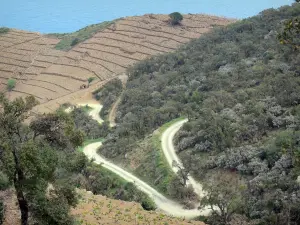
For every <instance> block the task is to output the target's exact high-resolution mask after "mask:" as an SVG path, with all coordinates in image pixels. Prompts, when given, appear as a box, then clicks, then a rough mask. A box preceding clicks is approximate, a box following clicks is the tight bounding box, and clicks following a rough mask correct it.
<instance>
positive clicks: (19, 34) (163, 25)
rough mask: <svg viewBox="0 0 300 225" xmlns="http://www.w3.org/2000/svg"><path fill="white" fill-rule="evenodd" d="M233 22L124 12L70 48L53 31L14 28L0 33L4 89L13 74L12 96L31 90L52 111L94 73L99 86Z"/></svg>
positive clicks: (41, 108) (0, 78) (0, 75)
mask: <svg viewBox="0 0 300 225" xmlns="http://www.w3.org/2000/svg"><path fill="white" fill-rule="evenodd" d="M231 22H233V20H229V19H225V18H219V17H215V16H207V15H185V16H184V20H183V22H182V25H181V26H170V25H169V23H168V16H167V15H153V14H150V15H144V16H135V17H126V18H122V19H119V20H117V21H116V22H114V23H112V24H111V25H109V26H107V28H106V29H103V30H102V31H100V32H97V33H96V34H94V36H93V37H92V38H89V39H87V40H85V41H83V42H81V43H78V44H77V45H75V46H74V47H73V48H72V49H71V50H69V51H61V50H56V49H55V48H54V47H55V46H56V45H57V44H58V43H59V42H60V39H59V38H56V37H54V36H53V37H52V36H43V35H41V34H39V33H32V32H26V31H20V30H15V29H10V30H9V32H7V33H5V34H1V35H0V81H1V86H0V91H5V90H6V82H7V80H8V79H9V78H14V79H16V80H17V85H16V87H15V88H14V89H13V90H12V91H11V92H9V93H8V92H7V95H8V96H9V98H11V99H13V98H16V97H19V96H26V95H33V96H35V97H36V98H37V99H38V100H39V102H40V103H41V104H42V105H40V106H38V107H36V110H37V111H39V112H46V111H51V110H53V109H55V108H56V107H57V106H58V105H59V104H61V103H64V102H66V101H69V100H70V99H72V98H73V99H74V98H76V96H78V95H75V96H74V93H77V92H78V91H80V87H81V86H82V85H87V83H88V82H87V79H88V78H90V77H95V78H96V79H95V80H94V81H93V84H98V85H97V87H98V86H99V85H101V82H102V81H107V80H109V79H111V78H114V77H115V76H116V75H119V74H122V73H123V72H124V71H125V70H126V69H127V68H128V67H129V66H131V65H133V64H134V63H136V62H138V61H141V60H143V59H145V58H147V57H149V56H152V55H156V54H160V53H166V52H171V51H174V50H175V49H176V48H178V47H179V46H180V45H182V44H185V43H187V42H189V41H190V40H192V39H194V38H198V37H199V36H201V34H203V33H206V32H208V31H209V30H210V29H211V28H213V27H214V26H223V25H227V24H229V23H231ZM92 86H93V85H92ZM93 87H94V89H95V88H96V87H95V86H93ZM86 91H89V92H90V91H91V90H82V91H81V92H80V94H79V96H80V95H81V94H82V92H86ZM61 98H62V99H61ZM48 102H49V103H48Z"/></svg>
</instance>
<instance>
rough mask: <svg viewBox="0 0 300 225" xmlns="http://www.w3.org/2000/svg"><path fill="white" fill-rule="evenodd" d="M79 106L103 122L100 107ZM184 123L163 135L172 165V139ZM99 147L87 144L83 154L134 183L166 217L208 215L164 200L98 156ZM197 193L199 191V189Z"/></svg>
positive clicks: (99, 143)
mask: <svg viewBox="0 0 300 225" xmlns="http://www.w3.org/2000/svg"><path fill="white" fill-rule="evenodd" d="M80 105H81V106H82V105H88V106H90V107H93V109H92V110H91V111H90V112H89V115H90V116H92V118H94V119H95V120H97V121H98V122H99V123H102V122H103V120H102V119H101V118H100V116H99V112H100V110H101V108H102V106H101V105H98V106H97V104H96V105H95V104H88V103H87V104H80ZM94 106H96V107H95V108H94ZM184 122H186V121H185V120H184V121H179V122H177V123H175V124H174V125H172V126H171V127H169V128H168V129H167V130H166V131H165V132H164V134H163V139H165V140H167V145H168V146H167V149H166V150H165V149H164V153H165V152H166V153H167V154H168V155H169V156H167V155H166V157H167V159H168V162H169V161H171V164H172V160H173V159H174V160H177V161H178V162H180V161H179V159H178V157H177V156H176V154H175V150H174V146H173V142H172V139H173V137H174V135H175V133H176V132H177V131H178V130H179V129H180V127H181V126H182V125H183V123H184ZM163 143H165V141H163ZM170 143H171V144H170ZM101 145H102V142H96V143H92V144H89V145H87V146H85V147H84V149H83V152H84V154H85V155H86V156H87V157H88V158H89V159H94V160H95V161H94V162H95V163H97V164H101V165H102V166H103V167H105V168H106V169H109V170H110V171H112V172H113V173H115V174H117V175H119V176H120V177H122V178H123V179H125V180H126V181H128V182H132V183H134V184H135V185H136V187H137V188H138V189H139V190H141V191H143V192H144V193H146V194H147V195H148V196H149V197H150V198H152V199H153V201H154V202H155V204H156V206H157V208H158V209H159V210H161V211H163V212H165V213H166V214H168V215H172V216H176V217H184V218H188V219H192V218H195V217H197V216H200V215H203V216H207V215H209V214H210V212H211V210H210V209H208V208H206V209H203V210H201V211H200V210H198V209H197V208H196V209H184V208H183V207H182V206H181V205H180V204H178V203H177V202H174V201H173V200H170V199H168V198H166V197H165V196H163V195H162V194H160V193H159V192H158V191H156V190H155V189H154V188H152V187H151V186H150V185H148V184H147V183H145V182H144V181H142V180H141V179H139V178H138V177H136V176H134V175H132V174H131V173H129V172H127V171H125V170H124V169H122V168H121V167H119V166H117V165H115V164H114V163H112V162H110V161H109V160H107V159H105V158H103V157H102V156H100V155H99V154H98V153H97V149H98V148H99V147H100V146H101ZM169 145H171V146H169ZM165 147H166V146H165ZM165 147H163V148H165ZM176 157H177V158H176ZM174 172H175V171H174ZM191 180H192V179H191V178H190V182H191ZM191 184H192V185H194V184H193V183H192V182H191ZM195 184H196V185H198V184H197V183H195ZM194 187H197V186H194ZM199 191H200V189H199ZM199 193H200V192H199ZM201 193H202V188H201ZM197 194H198V191H197Z"/></svg>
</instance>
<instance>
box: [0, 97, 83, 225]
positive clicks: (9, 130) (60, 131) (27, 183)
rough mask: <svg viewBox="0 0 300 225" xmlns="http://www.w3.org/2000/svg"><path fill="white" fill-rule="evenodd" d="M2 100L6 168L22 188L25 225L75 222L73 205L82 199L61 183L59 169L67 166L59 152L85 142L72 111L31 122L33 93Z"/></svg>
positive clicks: (1, 159) (0, 159) (0, 165)
mask: <svg viewBox="0 0 300 225" xmlns="http://www.w3.org/2000/svg"><path fill="white" fill-rule="evenodd" d="M0 104H1V106H2V109H1V112H0V136H1V139H0V169H1V171H3V173H4V174H5V176H7V177H8V179H9V183H11V184H12V185H13V187H14V189H15V191H16V195H17V199H18V204H19V209H20V212H21V222H22V225H27V224H28V221H29V219H30V220H31V221H32V223H38V224H71V223H72V219H71V218H70V216H69V207H70V205H73V206H74V205H75V203H76V198H75V193H74V191H73V190H72V186H69V185H68V183H67V182H61V183H60V182H58V180H57V179H56V175H55V171H56V170H57V168H61V167H63V166H64V165H63V164H59V160H58V159H59V155H63V154H66V153H65V151H68V152H70V151H72V149H74V148H75V147H76V146H78V145H81V144H82V141H83V136H82V133H81V132H80V131H76V130H74V126H73V124H72V122H71V120H70V119H68V116H67V115H56V114H49V115H44V116H41V117H39V118H38V119H37V120H34V121H33V122H31V124H30V126H27V125H25V124H23V122H24V120H26V119H27V118H28V116H29V111H30V110H31V109H32V107H33V106H34V105H35V104H36V100H35V99H34V97H32V96H30V97H26V98H25V100H24V99H21V98H17V99H15V100H14V101H12V102H9V101H8V100H7V99H6V98H5V97H4V96H3V95H0ZM68 154H70V153H68ZM71 156H72V154H70V158H71ZM1 179H2V181H3V176H2V178H1ZM50 183H51V185H50ZM2 186H3V185H2ZM49 187H50V188H49ZM51 187H52V188H51ZM58 201H59V202H60V204H57V202H58ZM29 213H30V218H29Z"/></svg>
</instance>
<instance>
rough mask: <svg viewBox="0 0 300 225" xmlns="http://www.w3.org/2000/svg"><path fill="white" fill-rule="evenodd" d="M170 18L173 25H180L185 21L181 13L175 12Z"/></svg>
mask: <svg viewBox="0 0 300 225" xmlns="http://www.w3.org/2000/svg"><path fill="white" fill-rule="evenodd" d="M169 17H170V23H171V24H172V25H179V24H180V22H181V21H182V20H183V16H182V15H181V14H180V13H179V12H173V13H171V14H170V15H169Z"/></svg>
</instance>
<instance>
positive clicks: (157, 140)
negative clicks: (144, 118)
mask: <svg viewBox="0 0 300 225" xmlns="http://www.w3.org/2000/svg"><path fill="white" fill-rule="evenodd" d="M182 119H183V118H178V119H175V120H172V121H170V122H168V123H166V124H164V125H163V126H161V127H160V128H159V129H157V130H155V131H154V132H153V134H152V135H151V136H149V137H146V138H145V139H144V140H143V141H141V142H139V143H138V144H137V147H136V148H135V149H133V153H132V154H128V160H129V161H133V162H136V163H137V161H138V160H137V157H141V159H140V162H139V163H138V167H137V168H135V170H134V171H133V173H134V174H136V175H137V176H138V177H140V178H141V179H143V180H144V181H146V182H147V183H149V184H150V185H151V186H153V187H155V188H156V189H157V190H158V191H159V192H161V193H163V194H164V195H166V196H169V197H170V198H172V199H175V200H178V201H179V202H180V203H181V204H183V205H184V207H185V208H193V206H194V203H195V200H197V198H196V197H195V194H194V193H193V190H192V189H191V188H190V187H187V186H185V185H183V184H182V183H181V180H180V179H181V177H180V176H178V175H177V174H175V173H174V172H173V171H172V169H171V167H170V166H169V164H168V162H167V160H166V158H165V156H164V153H163V150H162V146H161V136H162V134H163V132H164V131H166V129H168V128H169V127H170V126H172V125H173V124H174V123H176V122H178V121H180V120H182ZM141 150H142V151H141ZM100 151H101V150H100Z"/></svg>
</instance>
